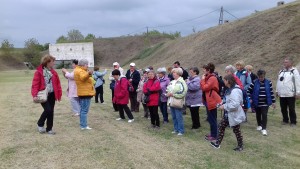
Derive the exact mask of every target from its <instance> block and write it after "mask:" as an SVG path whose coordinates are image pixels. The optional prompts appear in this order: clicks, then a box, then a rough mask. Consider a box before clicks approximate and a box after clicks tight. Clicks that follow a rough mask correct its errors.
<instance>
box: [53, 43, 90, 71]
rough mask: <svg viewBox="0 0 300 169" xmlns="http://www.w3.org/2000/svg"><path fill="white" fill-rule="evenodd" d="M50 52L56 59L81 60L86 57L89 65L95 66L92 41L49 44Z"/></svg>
mask: <svg viewBox="0 0 300 169" xmlns="http://www.w3.org/2000/svg"><path fill="white" fill-rule="evenodd" d="M49 54H50V55H52V56H54V57H55V58H56V60H73V59H78V60H80V59H82V58H85V59H87V60H88V61H89V67H94V47H93V43H92V42H88V43H59V44H49Z"/></svg>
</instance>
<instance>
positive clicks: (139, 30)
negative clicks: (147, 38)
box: [126, 27, 147, 35]
mask: <svg viewBox="0 0 300 169" xmlns="http://www.w3.org/2000/svg"><path fill="white" fill-rule="evenodd" d="M146 28H147V27H142V28H140V29H137V30H135V31H133V32H130V33H128V34H126V35H131V34H134V33H137V32H141V30H143V29H146Z"/></svg>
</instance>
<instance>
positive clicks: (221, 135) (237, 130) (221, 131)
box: [216, 119, 243, 147]
mask: <svg viewBox="0 0 300 169" xmlns="http://www.w3.org/2000/svg"><path fill="white" fill-rule="evenodd" d="M227 126H229V122H228V120H227V119H222V120H221V122H220V124H219V135H218V138H217V142H216V143H217V144H221V143H222V140H223V138H224V134H225V129H226V127H227ZM232 129H233V132H234V134H235V137H236V140H237V142H238V146H239V147H242V146H243V136H242V133H241V128H240V125H236V126H233V127H232Z"/></svg>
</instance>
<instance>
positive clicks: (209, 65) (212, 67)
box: [205, 63, 215, 73]
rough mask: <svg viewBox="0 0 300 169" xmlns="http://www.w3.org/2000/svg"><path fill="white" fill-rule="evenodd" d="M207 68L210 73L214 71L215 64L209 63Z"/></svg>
mask: <svg viewBox="0 0 300 169" xmlns="http://www.w3.org/2000/svg"><path fill="white" fill-rule="evenodd" d="M205 69H206V70H208V71H209V72H210V73H214V71H215V65H214V64H213V63H208V64H207V65H205Z"/></svg>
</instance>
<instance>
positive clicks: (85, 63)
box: [78, 59, 89, 66]
mask: <svg viewBox="0 0 300 169" xmlns="http://www.w3.org/2000/svg"><path fill="white" fill-rule="evenodd" d="M88 64H89V61H88V60H87V59H80V60H79V62H78V66H85V65H88Z"/></svg>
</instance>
